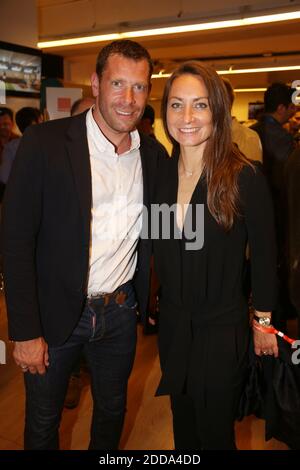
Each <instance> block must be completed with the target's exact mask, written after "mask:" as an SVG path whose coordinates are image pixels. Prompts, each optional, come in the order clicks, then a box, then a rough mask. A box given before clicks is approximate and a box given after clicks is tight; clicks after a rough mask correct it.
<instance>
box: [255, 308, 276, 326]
mask: <svg viewBox="0 0 300 470" xmlns="http://www.w3.org/2000/svg"><path fill="white" fill-rule="evenodd" d="M253 320H254V321H256V322H257V323H258V324H259V325H260V326H263V327H269V326H270V325H271V321H272V313H271V312H259V311H257V310H255V311H254V315H253Z"/></svg>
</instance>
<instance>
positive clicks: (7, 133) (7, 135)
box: [0, 107, 19, 202]
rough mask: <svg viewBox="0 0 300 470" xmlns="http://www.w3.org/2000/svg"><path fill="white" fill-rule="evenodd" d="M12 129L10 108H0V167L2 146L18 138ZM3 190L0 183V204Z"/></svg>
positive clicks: (3, 185)
mask: <svg viewBox="0 0 300 470" xmlns="http://www.w3.org/2000/svg"><path fill="white" fill-rule="evenodd" d="M13 127H14V115H13V112H12V110H11V109H10V108H6V107H1V108H0V165H1V164H2V154H3V149H4V146H5V145H6V144H7V143H8V142H10V141H12V140H13V139H16V138H18V137H19V136H18V135H17V134H15V133H14V132H13ZM4 190H5V184H4V183H3V182H2V181H0V202H1V201H2V197H3V194H4Z"/></svg>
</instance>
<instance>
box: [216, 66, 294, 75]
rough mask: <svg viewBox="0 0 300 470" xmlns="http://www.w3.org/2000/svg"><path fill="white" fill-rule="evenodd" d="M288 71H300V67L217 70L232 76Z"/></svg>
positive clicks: (220, 73)
mask: <svg viewBox="0 0 300 470" xmlns="http://www.w3.org/2000/svg"><path fill="white" fill-rule="evenodd" d="M286 70H300V65H289V66H284V67H260V68H253V69H233V68H230V69H229V70H217V72H218V74H219V75H232V74H239V73H263V72H283V71H286Z"/></svg>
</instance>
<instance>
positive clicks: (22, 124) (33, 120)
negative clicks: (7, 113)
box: [0, 106, 43, 184]
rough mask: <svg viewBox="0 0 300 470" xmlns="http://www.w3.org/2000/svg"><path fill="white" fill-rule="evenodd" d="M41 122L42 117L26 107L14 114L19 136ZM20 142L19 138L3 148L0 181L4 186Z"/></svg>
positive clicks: (34, 110)
mask: <svg viewBox="0 0 300 470" xmlns="http://www.w3.org/2000/svg"><path fill="white" fill-rule="evenodd" d="M41 122H43V116H42V113H41V112H40V111H39V110H38V109H37V108H31V107H29V106H26V107H24V108H21V109H19V111H17V113H16V123H17V126H18V128H19V131H20V132H21V134H24V132H25V129H27V127H28V126H31V125H32V124H40V123H41ZM20 141H21V137H18V138H16V139H13V140H11V141H10V142H8V143H7V144H6V145H5V146H4V149H3V153H2V162H1V165H0V181H1V182H2V183H4V184H6V183H7V180H8V177H9V175H10V172H11V168H12V164H13V162H14V159H15V156H16V153H17V150H18V147H19V144H20Z"/></svg>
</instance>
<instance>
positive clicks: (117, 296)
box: [88, 287, 127, 305]
mask: <svg viewBox="0 0 300 470" xmlns="http://www.w3.org/2000/svg"><path fill="white" fill-rule="evenodd" d="M126 299H127V293H126V292H124V291H123V290H122V289H121V290H120V288H119V287H118V289H116V290H115V291H114V292H111V293H106V292H96V293H95V294H91V295H89V296H88V301H89V302H92V301H93V300H103V301H104V305H108V304H109V302H110V301H111V300H115V302H116V303H117V304H118V305H123V304H124V303H125V300H126Z"/></svg>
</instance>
